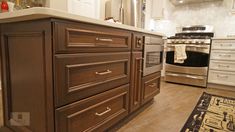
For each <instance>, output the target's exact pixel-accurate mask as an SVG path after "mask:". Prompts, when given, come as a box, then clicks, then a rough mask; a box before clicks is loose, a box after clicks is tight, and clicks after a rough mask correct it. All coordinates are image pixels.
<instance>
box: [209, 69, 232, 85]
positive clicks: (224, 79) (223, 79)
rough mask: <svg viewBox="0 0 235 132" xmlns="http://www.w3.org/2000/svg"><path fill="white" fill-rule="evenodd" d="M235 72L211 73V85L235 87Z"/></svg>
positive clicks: (211, 71) (212, 71) (213, 71)
mask: <svg viewBox="0 0 235 132" xmlns="http://www.w3.org/2000/svg"><path fill="white" fill-rule="evenodd" d="M234 80H235V72H225V71H216V70H210V71H209V78H208V82H209V83H215V84H222V85H230V86H235V81H234Z"/></svg>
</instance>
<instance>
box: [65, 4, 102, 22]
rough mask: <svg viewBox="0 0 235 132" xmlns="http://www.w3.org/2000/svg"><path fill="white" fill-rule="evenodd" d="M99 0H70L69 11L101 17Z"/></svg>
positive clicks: (91, 16)
mask: <svg viewBox="0 0 235 132" xmlns="http://www.w3.org/2000/svg"><path fill="white" fill-rule="evenodd" d="M99 2H100V1H99V0H68V12H69V13H73V14H77V15H81V16H86V17H90V18H97V19H99V15H100V14H99V10H100V8H99V4H100V3H99Z"/></svg>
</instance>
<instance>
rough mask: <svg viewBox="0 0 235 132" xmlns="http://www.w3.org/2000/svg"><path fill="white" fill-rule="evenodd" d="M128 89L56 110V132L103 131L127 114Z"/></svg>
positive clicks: (116, 89)
mask: <svg viewBox="0 0 235 132" xmlns="http://www.w3.org/2000/svg"><path fill="white" fill-rule="evenodd" d="M128 88H129V85H125V86H121V87H119V88H115V89H113V90H110V91H107V92H104V93H101V94H98V95H96V96H92V97H90V98H86V99H84V100H81V101H78V102H75V103H73V104H70V105H67V106H65V107H62V108H59V109H57V110H56V132H82V131H96V132H97V131H104V130H105V129H108V128H109V127H110V126H112V125H113V124H114V123H116V122H117V121H119V120H120V119H122V118H124V117H125V116H126V115H127V114H128V97H127V96H128Z"/></svg>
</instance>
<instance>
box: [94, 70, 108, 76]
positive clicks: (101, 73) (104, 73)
mask: <svg viewBox="0 0 235 132" xmlns="http://www.w3.org/2000/svg"><path fill="white" fill-rule="evenodd" d="M110 73H112V71H110V70H106V71H105V72H95V74H96V75H106V74H110Z"/></svg>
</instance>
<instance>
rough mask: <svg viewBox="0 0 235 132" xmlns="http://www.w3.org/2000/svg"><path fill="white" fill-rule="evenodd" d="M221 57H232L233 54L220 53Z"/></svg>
mask: <svg viewBox="0 0 235 132" xmlns="http://www.w3.org/2000/svg"><path fill="white" fill-rule="evenodd" d="M219 56H220V57H231V55H227V54H220V55H219Z"/></svg>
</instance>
